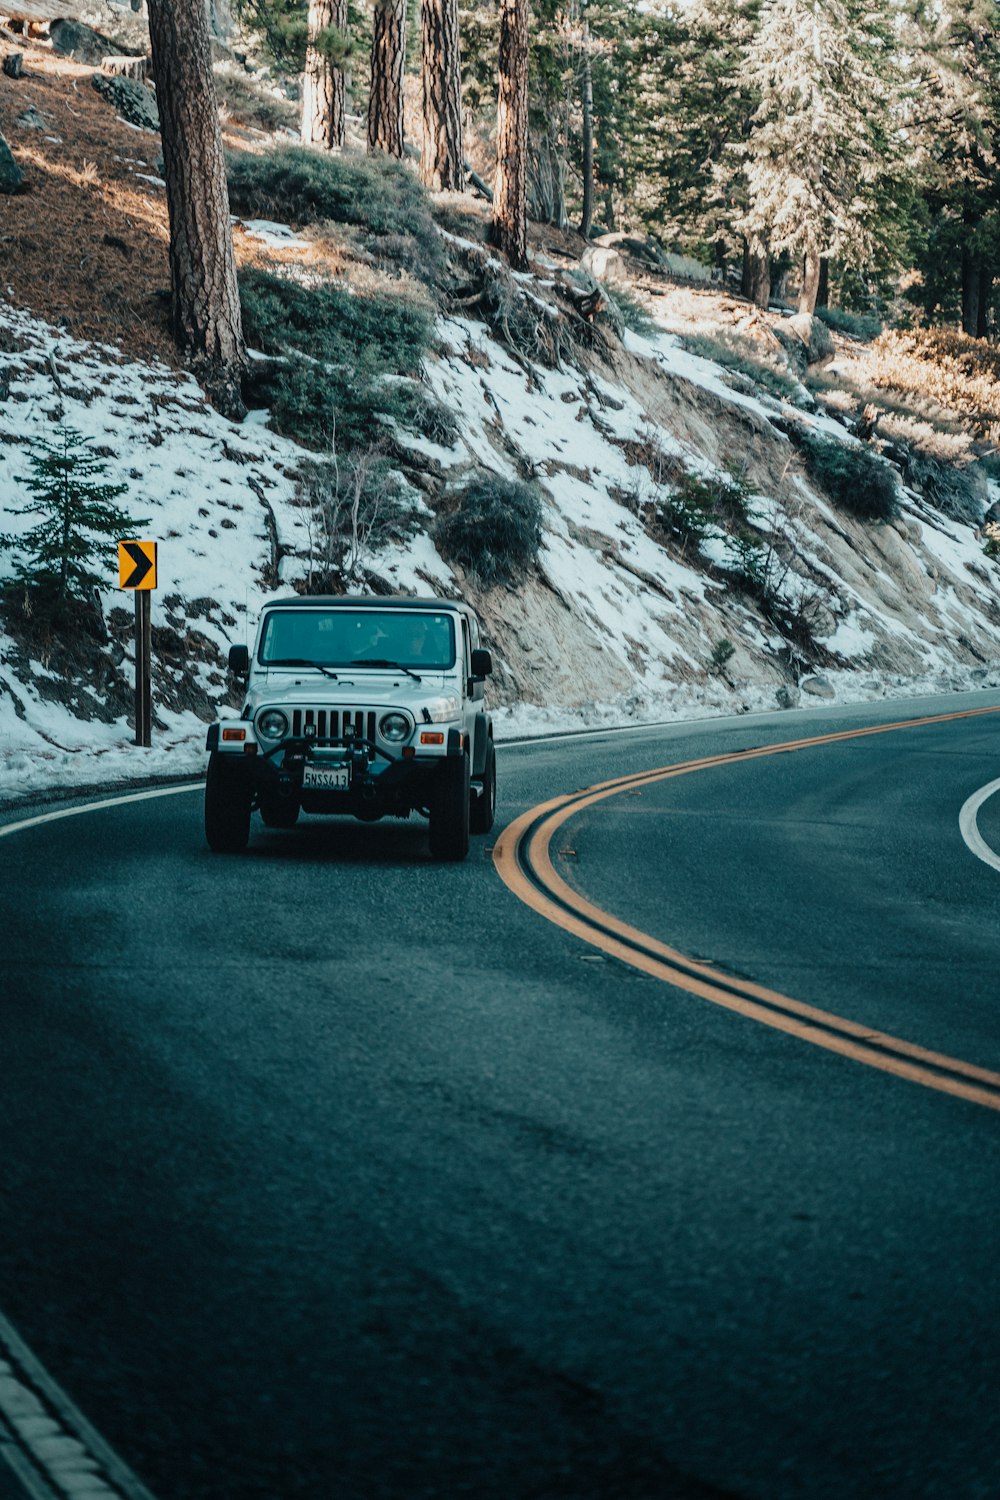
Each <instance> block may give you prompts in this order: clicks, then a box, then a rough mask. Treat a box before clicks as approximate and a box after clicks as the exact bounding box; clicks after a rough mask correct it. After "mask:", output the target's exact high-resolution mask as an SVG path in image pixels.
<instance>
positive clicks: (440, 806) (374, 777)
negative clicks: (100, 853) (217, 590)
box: [205, 595, 496, 860]
mask: <svg viewBox="0 0 1000 1500" xmlns="http://www.w3.org/2000/svg"><path fill="white" fill-rule="evenodd" d="M479 642H480V637H479V621H478V620H477V619H476V616H475V614H474V613H473V611H472V610H471V609H470V608H469V607H468V605H466V604H461V603H455V602H453V601H451V600H445V599H405V598H389V599H380V598H362V599H358V598H323V597H313V598H309V597H302V596H299V595H293V596H292V597H291V598H289V599H278V600H276V601H275V602H274V603H271V604H268V605H266V606H265V608H264V610H263V612H262V614H261V618H260V624H259V626H258V630H257V639H256V642H255V645H254V649H253V655H252V656H251V655H250V652H249V651H248V650H247V648H246V646H233V647H232V649H231V650H230V653H229V667H230V671H232V672H233V673H234V674H235V675H236V676H237V677H239V678H241V679H243V680H244V681H245V683H246V692H245V697H244V703H243V707H242V710H241V713H240V717H239V718H238V719H224V720H221V721H220V722H219V723H218V724H213V725H212V726H211V727H210V729H209V731H208V743H207V749H208V751H209V762H208V775H207V777H206V782H205V833H206V836H207V838H208V842H209V845H210V847H211V848H212V849H215V850H218V851H220V852H230V853H231V852H234V851H236V850H239V849H245V848H246V845H247V841H248V839H249V837H250V814H251V812H253V811H254V810H255V809H256V811H258V812H259V813H260V815H261V817H262V818H263V820H264V822H265V823H266V824H267V825H268V827H271V828H290V827H291V826H292V825H293V824H294V822H295V820H296V818H297V817H298V815H299V812H300V811H302V812H307V813H348V814H352V815H353V816H354V817H356V818H360V819H362V821H364V822H375V821H376V819H378V818H383V817H386V816H390V817H399V818H406V817H408V816H409V814H410V813H411V812H413V811H417V812H419V813H422V814H423V815H424V816H425V817H427V818H428V819H429V821H430V848H431V853H432V855H434V857H435V858H436V859H447V860H460V859H464V858H465V856H466V854H467V853H468V851H469V833H470V830H471V832H473V833H488V832H489V830H490V829H491V828H492V826H493V818H494V813H495V809H496V751H495V749H494V745H493V722H492V720H491V718H490V716H489V714H488V713H487V712H486V710H485V707H484V704H483V692H484V682H485V679H486V677H487V676H489V674H490V672H492V670H493V662H492V658H491V656H490V653H489V652H488V651H485V650H483V649H482V648H481V646H480V643H479Z"/></svg>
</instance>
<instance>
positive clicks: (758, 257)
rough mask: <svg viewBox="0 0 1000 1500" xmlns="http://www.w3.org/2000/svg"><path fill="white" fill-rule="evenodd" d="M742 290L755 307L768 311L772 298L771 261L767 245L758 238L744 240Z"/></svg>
mask: <svg viewBox="0 0 1000 1500" xmlns="http://www.w3.org/2000/svg"><path fill="white" fill-rule="evenodd" d="M742 292H743V295H744V297H749V299H750V301H751V302H752V303H753V304H754V306H755V307H762V308H764V309H765V311H766V309H767V305H768V303H769V302H770V300H771V262H770V257H769V256H768V253H767V250H766V248H765V246H764V245H762V244H761V242H760V240H757V239H755V240H744V241H743V282H742Z"/></svg>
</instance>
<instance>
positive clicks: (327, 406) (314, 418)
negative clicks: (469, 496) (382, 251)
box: [240, 270, 434, 449]
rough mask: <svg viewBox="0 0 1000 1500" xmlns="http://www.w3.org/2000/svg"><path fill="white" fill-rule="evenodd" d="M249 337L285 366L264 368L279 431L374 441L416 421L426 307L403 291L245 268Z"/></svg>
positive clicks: (421, 406) (427, 330) (317, 442)
mask: <svg viewBox="0 0 1000 1500" xmlns="http://www.w3.org/2000/svg"><path fill="white" fill-rule="evenodd" d="M240 297H241V301H242V304H243V321H244V330H245V332H246V337H247V342H248V344H249V345H250V346H251V348H255V349H259V350H261V351H262V352H263V353H264V354H269V355H272V356H276V357H278V358H282V357H284V358H285V359H286V360H287V363H284V364H275V365H273V366H270V367H269V368H268V372H267V375H266V377H265V380H266V385H265V389H264V392H263V394H264V396H265V399H267V400H268V402H269V404H270V405H271V409H272V420H273V421H274V425H275V427H276V428H277V429H278V430H279V431H280V432H284V433H287V434H288V435H289V436H291V437H295V438H297V439H299V440H300V441H302V442H304V443H306V444H307V445H308V446H311V447H323V446H327V445H329V444H330V443H331V442H335V443H336V446H337V447H338V448H341V449H343V448H346V449H352V448H357V447H362V446H368V445H370V444H371V443H373V442H376V441H378V439H379V438H380V437H384V436H385V426H386V421H387V420H388V421H390V422H392V421H397V422H401V423H402V424H403V425H404V426H408V427H412V426H416V427H420V425H421V416H422V414H423V412H424V410H425V407H426V403H427V398H426V397H425V396H424V394H423V392H421V391H420V390H419V389H418V388H416V387H415V386H414V385H413V384H412V383H411V382H409V381H405V380H404V381H401V380H399V379H398V377H399V376H407V375H408V376H415V375H417V374H418V373H419V369H420V361H421V359H422V358H423V356H424V354H425V353H426V351H427V349H428V348H429V347H430V343H431V338H432V336H433V331H434V324H433V319H432V317H431V314H430V312H429V310H428V309H427V308H425V307H422V306H420V305H419V304H418V303H416V302H414V301H413V300H412V299H409V298H406V297H399V296H396V297H390V296H386V295H385V294H383V293H377V294H372V295H368V296H361V295H360V294H357V295H355V294H353V293H351V292H350V291H348V290H347V289H346V288H345V287H342V286H338V285H334V284H333V283H332V282H324V283H321V284H320V285H318V286H311V287H306V286H301V285H299V283H297V282H294V281H288V280H285V279H284V278H283V277H279V276H272V275H270V274H269V273H268V272H266V271H259V270H247V271H244V272H242V273H241V275H240Z"/></svg>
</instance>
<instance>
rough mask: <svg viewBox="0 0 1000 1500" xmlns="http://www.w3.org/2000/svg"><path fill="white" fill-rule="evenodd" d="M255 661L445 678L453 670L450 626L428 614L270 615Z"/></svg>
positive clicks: (446, 617) (302, 611)
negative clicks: (436, 674)
mask: <svg viewBox="0 0 1000 1500" xmlns="http://www.w3.org/2000/svg"><path fill="white" fill-rule="evenodd" d="M257 660H258V661H259V662H260V664H261V666H264V667H267V666H286V665H290V664H291V663H292V662H294V663H295V664H296V665H297V666H298V665H302V666H305V665H307V664H308V665H312V666H315V667H316V668H317V669H320V670H322V669H323V668H329V667H367V668H369V669H370V670H376V671H377V670H386V669H388V668H392V669H397V668H398V669H399V670H401V671H411V670H414V669H416V670H422V671H424V672H447V671H450V670H451V668H452V667H453V666H454V665H455V625H454V620H453V618H452V616H451V615H450V614H448V613H447V612H442V613H440V614H439V613H437V612H436V611H434V610H430V609H427V610H405V609H393V610H388V609H386V610H380V609H357V610H354V609H329V610H325V609H308V608H298V609H273V610H270V611H269V612H268V615H267V618H266V620H265V622H264V631H263V634H262V636H261V641H260V648H259V650H258V652H257Z"/></svg>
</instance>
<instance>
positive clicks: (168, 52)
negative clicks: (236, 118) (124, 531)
mask: <svg viewBox="0 0 1000 1500" xmlns="http://www.w3.org/2000/svg"><path fill="white" fill-rule="evenodd" d="M149 40H150V48H151V51H152V57H153V68H154V72H155V74H156V100H157V103H158V105H159V109H160V133H161V137H162V143H163V171H164V177H165V178H166V183H167V210H168V213H169V217H170V292H171V298H170V317H171V327H172V331H173V336H174V339H175V340H176V342H177V344H178V346H179V347H180V348H181V349H182V350H184V352H185V353H186V354H187V355H188V356H189V358H190V360H191V363H192V366H193V368H194V370H195V373H196V375H197V376H198V378H199V379H200V380H201V382H202V384H203V385H204V386H205V389H206V391H207V393H208V396H209V398H210V400H211V401H212V402H213V404H214V405H215V406H217V407H218V409H219V410H220V411H222V412H224V413H225V414H226V415H227V416H230V417H233V418H234V420H238V419H240V418H242V417H243V416H245V415H246V408H245V407H244V405H243V400H242V397H241V395H240V378H241V375H242V371H243V368H244V366H245V364H246V349H245V347H244V343H243V319H242V315H241V311H240V295H239V288H238V286H237V282H236V257H235V255H234V254H233V233H232V227H231V225H230V222H229V189H228V186H227V184H226V168H225V162H224V160H223V155H222V134H221V131H220V129H219V111H218V106H217V104H216V100H215V88H214V85H213V80H212V58H211V51H210V47H209V37H208V8H207V6H206V5H205V0H149Z"/></svg>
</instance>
